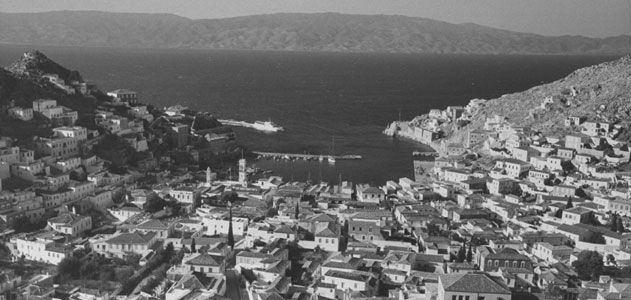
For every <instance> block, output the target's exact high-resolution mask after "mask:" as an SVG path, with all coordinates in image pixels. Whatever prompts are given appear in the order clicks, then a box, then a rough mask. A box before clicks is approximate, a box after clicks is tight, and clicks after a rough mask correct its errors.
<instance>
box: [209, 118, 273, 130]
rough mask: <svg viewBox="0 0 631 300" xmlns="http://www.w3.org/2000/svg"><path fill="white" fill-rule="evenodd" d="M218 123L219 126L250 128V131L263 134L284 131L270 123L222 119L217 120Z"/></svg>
mask: <svg viewBox="0 0 631 300" xmlns="http://www.w3.org/2000/svg"><path fill="white" fill-rule="evenodd" d="M219 122H221V124H224V125H228V126H239V127H246V128H252V129H255V130H258V131H263V132H278V131H283V130H284V128H283V127H281V126H278V125H276V124H274V123H273V122H272V121H256V122H254V123H248V122H245V121H237V120H230V119H223V120H219Z"/></svg>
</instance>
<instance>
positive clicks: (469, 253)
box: [467, 242, 473, 263]
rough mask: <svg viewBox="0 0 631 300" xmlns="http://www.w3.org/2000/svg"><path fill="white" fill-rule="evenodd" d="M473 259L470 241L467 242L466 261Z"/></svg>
mask: <svg viewBox="0 0 631 300" xmlns="http://www.w3.org/2000/svg"><path fill="white" fill-rule="evenodd" d="M472 261H473V250H472V249H471V242H469V251H467V262H468V263H471V262H472Z"/></svg>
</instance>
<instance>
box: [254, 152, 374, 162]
mask: <svg viewBox="0 0 631 300" xmlns="http://www.w3.org/2000/svg"><path fill="white" fill-rule="evenodd" d="M252 153H254V154H256V155H257V156H258V157H262V158H272V159H285V160H296V159H302V160H319V161H324V160H327V161H329V162H334V161H336V160H358V159H362V156H361V155H320V154H299V153H280V152H261V151H253V152H252Z"/></svg>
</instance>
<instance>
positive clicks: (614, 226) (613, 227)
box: [609, 213, 618, 232]
mask: <svg viewBox="0 0 631 300" xmlns="http://www.w3.org/2000/svg"><path fill="white" fill-rule="evenodd" d="M609 229H610V230H611V231H613V232H618V214H616V213H613V215H612V216H611V221H610V222H609Z"/></svg>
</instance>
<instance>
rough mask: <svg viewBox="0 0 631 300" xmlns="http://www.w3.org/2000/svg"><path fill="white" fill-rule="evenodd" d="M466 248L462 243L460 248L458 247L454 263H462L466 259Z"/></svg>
mask: <svg viewBox="0 0 631 300" xmlns="http://www.w3.org/2000/svg"><path fill="white" fill-rule="evenodd" d="M466 247H467V245H466V244H465V243H462V246H460V250H458V255H457V256H456V262H459V263H460V262H464V261H465V260H466V259H467V250H466Z"/></svg>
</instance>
